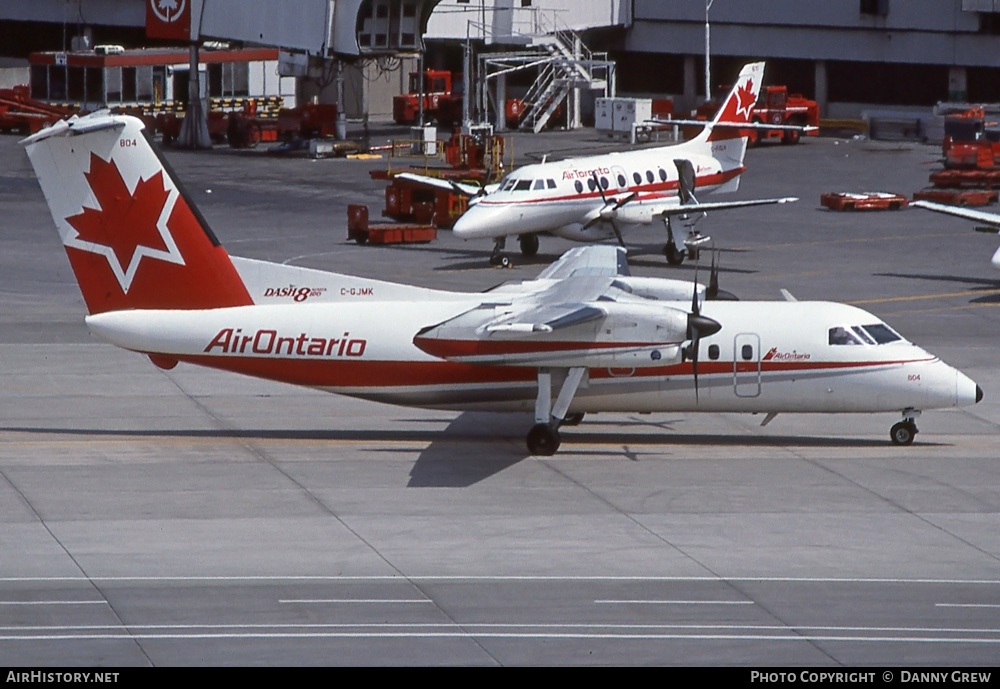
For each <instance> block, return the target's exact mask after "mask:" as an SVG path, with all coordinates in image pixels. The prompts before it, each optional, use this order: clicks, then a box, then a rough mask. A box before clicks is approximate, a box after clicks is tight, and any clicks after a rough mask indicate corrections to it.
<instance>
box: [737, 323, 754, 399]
mask: <svg viewBox="0 0 1000 689" xmlns="http://www.w3.org/2000/svg"><path fill="white" fill-rule="evenodd" d="M733 392H734V393H735V394H736V396H737V397H758V396H759V395H760V336H759V335H757V333H738V334H737V335H736V336H735V337H734V338H733Z"/></svg>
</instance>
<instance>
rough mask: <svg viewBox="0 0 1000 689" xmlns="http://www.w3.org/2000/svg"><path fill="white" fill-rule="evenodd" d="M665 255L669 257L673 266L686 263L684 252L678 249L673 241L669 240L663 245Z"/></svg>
mask: <svg viewBox="0 0 1000 689" xmlns="http://www.w3.org/2000/svg"><path fill="white" fill-rule="evenodd" d="M663 255H664V256H666V257H667V263H669V264H670V265H672V266H679V265H680V264H682V263H684V252H683V251H678V250H677V246H676V245H675V244H674V243H673V242H668V243H667V244H666V245H665V246H664V247H663Z"/></svg>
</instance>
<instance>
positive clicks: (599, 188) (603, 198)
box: [591, 172, 608, 206]
mask: <svg viewBox="0 0 1000 689" xmlns="http://www.w3.org/2000/svg"><path fill="white" fill-rule="evenodd" d="M591 177H593V178H594V186H596V187H597V193H599V194H600V195H601V201H604V205H605V206H606V205H608V197H607V196H605V195H604V187H602V186H601V180H600V179H599V178H598V177H597V173H596V172H594V173H591Z"/></svg>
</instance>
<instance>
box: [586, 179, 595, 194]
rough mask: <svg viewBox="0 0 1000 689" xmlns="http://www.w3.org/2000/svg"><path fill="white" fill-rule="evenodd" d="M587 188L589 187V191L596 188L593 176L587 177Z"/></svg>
mask: <svg viewBox="0 0 1000 689" xmlns="http://www.w3.org/2000/svg"><path fill="white" fill-rule="evenodd" d="M587 188H588V189H590V190H591V191H594V190H595V189H597V182H596V181H594V178H593V177H588V178H587Z"/></svg>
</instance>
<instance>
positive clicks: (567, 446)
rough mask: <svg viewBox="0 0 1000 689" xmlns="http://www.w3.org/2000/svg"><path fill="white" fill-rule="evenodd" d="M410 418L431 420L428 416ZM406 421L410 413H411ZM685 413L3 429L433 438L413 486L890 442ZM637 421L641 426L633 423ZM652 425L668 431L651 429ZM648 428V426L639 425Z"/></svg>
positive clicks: (116, 434) (97, 434)
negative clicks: (708, 427)
mask: <svg viewBox="0 0 1000 689" xmlns="http://www.w3.org/2000/svg"><path fill="white" fill-rule="evenodd" d="M409 420H410V421H414V422H419V423H426V422H427V419H420V418H414V419H409ZM402 421H403V422H406V421H407V419H403V420H402ZM675 423H683V420H676V421H673V420H669V419H668V420H659V421H654V420H652V419H650V420H645V419H635V418H633V419H613V420H612V419H608V420H602V419H600V418H592V417H588V418H587V419H586V420H585V421H584V422H583V423H582V424H581V425H580V426H575V427H564V428H563V429H561V430H560V432H561V433H562V438H563V446H562V448H561V449H560V451H559V453H558V454H556V455H555V456H554V457H551V458H534V457H532V455H531V454H529V453H528V451H527V448H526V447H525V442H524V432H525V429H526V428H528V427H529V426H530V417H529V416H526V415H523V414H490V413H486V412H464V413H461V414H459V415H458V416H457V417H455V419H453V420H452V421H451V422H450V423H449V424H448V426H447V428H445V429H444V430H436V429H414V430H348V429H322V430H298V429H296V430H250V429H233V430H203V429H197V430H195V429H190V430H148V431H147V430H135V429H129V430H113V429H81V428H30V427H11V426H7V427H2V428H0V432H10V433H26V434H32V435H51V436H70V437H86V438H95V439H96V438H118V439H121V438H125V439H129V438H133V439H136V440H140V439H142V440H155V439H157V438H173V439H177V438H186V439H202V438H208V439H219V440H223V439H232V440H238V441H241V442H246V443H253V442H255V441H258V442H281V441H288V442H303V441H312V442H319V443H322V442H323V441H324V440H326V441H330V442H344V441H357V442H359V443H363V444H367V443H371V444H377V443H379V442H380V441H381V442H388V443H410V444H422V443H426V445H427V446H426V448H425V449H424V450H422V451H421V452H420V454H419V456H418V457H417V459H416V462H415V463H414V465H413V468H412V469H411V471H410V480H409V483H408V484H407V486H408V487H410V488H467V487H469V486H473V485H475V484H477V483H479V482H480V481H483V480H484V479H487V478H489V477H490V476H493V475H495V474H498V473H500V472H502V471H504V470H505V469H507V468H509V467H512V466H514V465H515V464H517V463H518V462H521V461H524V460H526V459H542V460H543V461H551V460H559V459H563V460H569V461H572V459H573V458H574V457H576V458H580V457H587V458H603V459H607V460H620V459H624V460H628V461H642V460H643V459H644V458H647V459H654V458H662V457H663V455H661V454H658V453H657V451H656V448H658V447H663V446H669V447H712V446H715V447H727V448H737V447H754V448H766V447H774V448H790V447H805V448H831V449H845V448H884V447H888V445H889V443H888V441H886V440H882V439H874V438H848V437H818V436H803V435H743V434H739V433H732V434H725V435H719V434H703V435H699V434H685V433H677V432H676V431H674V430H673V424H675ZM630 428H632V429H636V430H630ZM651 428H659V429H660V430H662V432H659V433H656V432H654V433H650V432H649V431H650V429H651ZM639 429H642V430H639ZM915 444H918V445H921V446H940V445H943V443H934V442H927V441H923V442H921V441H919V440H918V441H917V442H916V443H915ZM378 451H379V452H381V453H387V454H391V453H406V454H412V453H413V452H414V450H413V449H412V448H403V447H398V448H397V447H392V446H391V445H388V446H385V447H379V448H378Z"/></svg>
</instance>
